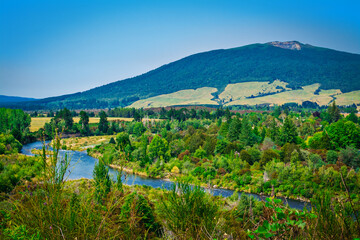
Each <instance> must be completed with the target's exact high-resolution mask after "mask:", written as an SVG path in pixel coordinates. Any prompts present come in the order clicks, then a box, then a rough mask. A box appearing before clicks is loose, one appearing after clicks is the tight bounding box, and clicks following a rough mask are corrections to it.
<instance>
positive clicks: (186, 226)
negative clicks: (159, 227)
mask: <svg viewBox="0 0 360 240" xmlns="http://www.w3.org/2000/svg"><path fill="white" fill-rule="evenodd" d="M159 215H160V217H161V218H162V219H164V220H165V221H164V222H163V223H164V226H165V228H166V230H167V231H170V232H171V233H172V235H173V236H176V237H177V238H179V239H203V238H209V237H210V238H211V239H213V238H215V237H216V235H219V234H221V232H220V230H219V227H220V226H219V217H220V216H219V207H218V205H217V204H216V203H215V202H214V201H213V200H212V197H211V196H210V195H208V194H206V193H205V192H204V191H203V190H202V189H201V188H200V187H199V186H191V185H189V184H187V183H180V182H178V183H175V184H174V185H173V187H172V190H171V191H170V192H169V193H164V196H163V201H162V202H161V203H160V206H159Z"/></svg>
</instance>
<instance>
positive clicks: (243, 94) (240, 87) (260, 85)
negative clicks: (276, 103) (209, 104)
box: [219, 80, 291, 103]
mask: <svg viewBox="0 0 360 240" xmlns="http://www.w3.org/2000/svg"><path fill="white" fill-rule="evenodd" d="M287 84H288V83H286V82H282V81H280V80H275V81H274V82H272V83H270V82H244V83H235V84H228V85H227V86H226V88H225V90H224V91H223V92H222V93H221V94H220V95H219V99H220V101H221V102H222V103H228V102H231V101H237V100H241V99H246V98H247V97H250V96H254V97H256V96H259V95H263V94H268V93H276V92H281V91H282V89H285V90H291V89H290V88H287V87H286V85H287ZM279 88H280V89H279ZM281 88H282V89H281Z"/></svg>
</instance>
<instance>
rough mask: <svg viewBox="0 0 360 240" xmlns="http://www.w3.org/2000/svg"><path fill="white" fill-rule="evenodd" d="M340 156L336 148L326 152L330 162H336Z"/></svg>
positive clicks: (327, 159)
mask: <svg viewBox="0 0 360 240" xmlns="http://www.w3.org/2000/svg"><path fill="white" fill-rule="evenodd" d="M338 158H339V154H338V153H337V152H336V151H334V150H329V151H328V152H327V153H326V161H327V163H329V164H335V163H336V162H337V160H338Z"/></svg>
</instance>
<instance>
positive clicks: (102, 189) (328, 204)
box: [0, 102, 360, 239]
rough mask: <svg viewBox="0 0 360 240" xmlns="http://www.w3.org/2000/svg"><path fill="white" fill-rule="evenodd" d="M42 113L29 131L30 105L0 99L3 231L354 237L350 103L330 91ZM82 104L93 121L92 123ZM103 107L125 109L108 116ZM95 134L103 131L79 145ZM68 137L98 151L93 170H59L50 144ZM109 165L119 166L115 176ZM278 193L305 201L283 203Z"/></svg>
mask: <svg viewBox="0 0 360 240" xmlns="http://www.w3.org/2000/svg"><path fill="white" fill-rule="evenodd" d="M344 112H347V114H344ZM48 114H49V115H48V116H51V117H52V120H51V122H50V123H46V124H45V125H44V127H43V128H41V129H40V130H39V131H37V132H34V133H31V132H30V131H29V126H30V121H31V118H30V115H29V114H28V113H25V112H23V111H22V110H11V109H5V108H2V109H0V134H1V135H0V192H1V194H0V223H1V224H0V234H1V236H2V238H3V239H76V238H77V239H357V238H359V237H360V224H359V206H360V175H359V170H360V152H359V148H360V126H359V122H360V120H359V118H358V115H357V110H356V108H353V107H349V108H347V109H340V108H339V107H338V106H337V105H336V103H335V102H334V103H333V104H331V105H330V106H328V107H327V108H317V109H311V108H303V107H299V106H286V105H285V106H281V107H275V108H274V109H271V110H264V111H251V110H248V111H245V110H244V111H240V110H230V109H229V108H218V109H209V108H167V109H165V108H161V109H152V110H143V109H129V108H116V109H112V110H108V111H99V112H97V113H91V112H89V111H80V112H75V111H70V110H68V109H66V108H64V109H61V110H58V111H57V112H51V113H50V112H49V113H48ZM39 115H41V113H32V116H33V117H38V116H39ZM90 115H96V116H98V117H99V118H100V121H99V123H91V124H90V123H89V116H90ZM75 116H80V122H79V123H74V121H73V117H75ZM108 116H114V117H115V116H116V117H132V118H134V120H133V121H112V122H110V121H108V119H107V118H108ZM93 136H107V137H108V138H109V139H110V140H109V141H107V142H102V143H101V144H97V145H92V143H88V145H81V146H76V143H77V142H78V144H80V142H82V141H80V139H82V138H85V139H86V140H87V141H89V142H90V140H91V138H92V137H93ZM65 137H68V138H65ZM45 139H49V140H51V143H50V144H51V146H52V149H53V150H52V151H49V150H48V149H46V146H45V145H44V146H43V149H42V150H41V151H39V152H37V154H36V155H35V156H32V157H30V156H26V155H23V154H21V153H20V151H21V148H22V144H26V143H28V142H32V141H36V140H42V141H43V140H45ZM71 141H73V142H75V145H71V144H70V142H71ZM88 146H90V147H88ZM76 147H86V151H87V154H88V155H90V156H94V157H96V158H97V159H99V161H98V162H97V163H96V165H95V168H94V171H93V173H92V176H93V178H92V179H79V180H68V181H66V177H65V176H66V173H67V172H68V171H71V170H70V169H68V168H69V161H70V158H71V156H70V155H69V156H68V155H65V157H64V158H60V157H59V151H62V149H63V150H65V149H67V150H69V149H70V150H71V149H72V148H73V149H75V148H76ZM109 168H113V169H116V170H118V171H119V174H118V175H117V176H118V177H117V178H116V179H112V178H111V176H110V175H109ZM127 172H132V173H135V174H139V175H142V176H147V177H150V178H163V179H166V180H169V181H171V182H173V188H172V189H171V190H166V189H161V188H151V187H147V186H137V185H127V184H126V182H123V181H122V179H121V176H122V175H126V173H127ZM211 188H224V189H232V190H235V192H234V194H233V195H232V196H231V197H228V198H224V197H221V196H212V195H211V194H209V193H208V192H207V191H205V190H204V189H211ZM244 192H246V193H255V194H259V195H262V196H266V200H263V201H259V200H257V199H255V198H254V197H251V196H248V195H246V194H242V193H244ZM278 197H286V198H288V199H296V200H301V201H304V202H307V203H308V207H305V208H304V209H302V210H299V209H292V208H290V207H289V206H288V205H286V204H284V203H283V202H282V201H281V200H280V199H278ZM335 226H336V227H335Z"/></svg>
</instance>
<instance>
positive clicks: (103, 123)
mask: <svg viewBox="0 0 360 240" xmlns="http://www.w3.org/2000/svg"><path fill="white" fill-rule="evenodd" d="M99 115H100V122H99V125H98V128H99V131H100V132H102V133H106V132H107V130H108V129H109V122H108V120H107V115H106V113H105V112H104V111H101V112H100V114H99Z"/></svg>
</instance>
